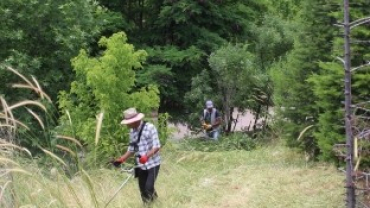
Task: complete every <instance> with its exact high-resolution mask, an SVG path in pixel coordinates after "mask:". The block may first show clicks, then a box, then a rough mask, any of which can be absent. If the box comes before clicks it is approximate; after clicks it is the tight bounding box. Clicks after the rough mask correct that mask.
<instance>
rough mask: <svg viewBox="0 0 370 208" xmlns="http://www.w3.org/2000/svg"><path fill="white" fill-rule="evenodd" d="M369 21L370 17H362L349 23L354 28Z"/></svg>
mask: <svg viewBox="0 0 370 208" xmlns="http://www.w3.org/2000/svg"><path fill="white" fill-rule="evenodd" d="M368 22H370V17H365V18H361V19H358V20H355V21H353V22H351V23H350V24H349V26H350V29H352V28H354V27H357V26H360V25H362V24H365V23H368Z"/></svg>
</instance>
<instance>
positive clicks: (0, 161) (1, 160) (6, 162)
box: [0, 157, 20, 166]
mask: <svg viewBox="0 0 370 208" xmlns="http://www.w3.org/2000/svg"><path fill="white" fill-rule="evenodd" d="M9 163H10V164H12V165H16V166H20V165H19V164H18V163H16V162H15V161H13V160H11V159H8V158H4V157H0V164H5V165H8V164H9Z"/></svg>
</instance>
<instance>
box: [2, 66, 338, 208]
mask: <svg viewBox="0 0 370 208" xmlns="http://www.w3.org/2000/svg"><path fill="white" fill-rule="evenodd" d="M9 70H10V71H12V72H13V73H15V74H17V75H18V76H19V77H20V78H21V79H22V80H24V82H25V83H24V84H18V85H15V86H16V87H22V88H25V89H31V90H33V91H34V92H36V93H37V94H38V95H39V96H40V97H41V98H43V99H47V100H48V96H47V95H46V93H44V92H43V91H42V89H41V87H40V85H39V84H38V83H37V81H36V79H35V78H32V81H31V80H28V79H27V78H26V77H25V76H23V75H22V74H20V73H18V72H17V71H16V70H14V69H12V68H9ZM1 103H2V105H1V111H0V130H1V131H0V132H7V133H10V134H11V135H13V133H14V131H16V130H17V127H18V125H20V126H24V127H27V126H26V125H24V124H23V123H22V122H21V121H18V120H17V118H15V117H14V116H13V113H12V112H13V110H14V109H17V108H24V107H26V106H33V107H38V108H40V109H42V110H44V108H43V104H42V103H41V102H38V101H23V102H20V103H17V104H13V105H8V104H7V102H6V101H5V99H3V98H1ZM45 110H46V108H45ZM28 112H29V113H30V114H31V115H32V116H33V117H34V118H35V119H36V120H38V123H39V126H40V128H41V129H43V128H47V125H44V123H43V121H42V119H41V118H40V117H39V116H38V115H37V113H35V112H34V111H28ZM70 123H71V125H72V121H71V120H70ZM102 123H103V114H100V115H98V117H97V125H96V126H97V128H96V134H95V146H98V143H99V135H100V130H101V128H102ZM55 137H56V139H58V140H61V141H63V143H64V144H71V146H72V147H76V148H75V149H72V148H70V146H68V145H62V144H56V145H55V146H53V149H50V147H40V151H43V152H44V157H46V158H48V159H49V160H50V161H52V162H51V163H48V165H40V164H39V163H38V159H37V158H35V157H34V156H32V155H31V154H30V151H28V150H27V149H26V148H24V147H21V146H19V145H16V141H15V140H16V137H13V136H8V134H0V168H1V169H0V176H1V177H0V207H5V208H8V207H9V208H11V207H56V208H58V207H61V208H62V207H78V208H85V207H86V208H91V207H96V208H101V207H105V205H106V204H107V202H109V201H110V200H111V199H112V196H114V193H115V192H116V190H117V188H119V187H120V185H121V184H122V183H123V182H124V181H125V180H126V179H127V177H128V175H127V174H126V173H123V172H120V171H119V170H117V169H114V168H112V167H111V166H106V167H103V168H100V169H97V168H93V169H87V170H85V169H83V167H82V166H78V169H77V171H76V172H74V173H73V174H68V169H70V167H69V163H68V162H66V161H65V160H64V159H63V158H62V157H61V156H60V155H59V154H57V153H55V152H53V150H59V151H62V152H64V153H65V154H68V155H70V156H71V157H73V158H75V159H76V161H77V162H78V161H79V158H78V156H77V155H78V152H77V151H79V150H80V149H81V148H82V145H81V143H80V142H79V141H78V140H77V139H76V138H74V137H73V136H70V135H57V134H56V135H55ZM33 139H37V138H33ZM244 139H246V140H244ZM244 139H242V140H240V141H239V140H237V138H236V139H235V140H236V141H237V143H232V145H242V144H241V142H244V141H248V142H251V141H250V140H249V139H248V138H244ZM168 142H171V141H168ZM189 144H190V143H189V141H184V142H182V143H180V144H179V143H173V144H171V145H166V146H165V148H164V149H163V150H162V151H161V154H162V160H163V163H162V165H161V170H160V173H159V176H158V180H157V183H156V188H157V192H158V194H159V200H158V201H157V202H156V203H155V204H154V205H153V206H154V207H158V208H164V207H174V208H175V207H180V208H181V207H184V208H185V207H186V208H189V207H252V208H253V207H342V205H343V204H344V202H343V191H344V189H342V186H343V184H342V176H341V174H340V173H338V172H337V171H336V170H335V168H334V167H332V166H330V165H327V164H317V163H312V164H309V165H307V163H306V161H305V160H304V157H303V156H302V155H301V154H299V153H297V152H295V151H294V150H291V149H287V148H285V147H284V146H282V145H280V144H275V145H271V146H264V147H261V146H253V148H250V149H248V150H251V151H245V150H237V149H235V148H229V149H228V150H229V151H227V152H226V151H214V152H205V151H204V149H194V148H186V147H187V145H189ZM192 144H193V143H192ZM226 144H227V145H228V144H229V143H225V145H226ZM203 145H204V146H206V145H207V144H206V143H204V144H203ZM212 145H213V147H214V148H219V147H217V143H213V144H212ZM248 145H249V143H248ZM193 147H194V146H193ZM226 147H228V146H225V148H226ZM241 149H243V148H241ZM198 150H202V151H198ZM218 150H219V149H218ZM95 151H96V148H95ZM95 158H96V156H95ZM108 207H117V208H119V207H132V208H135V207H142V204H141V199H140V196H139V190H138V185H137V182H136V181H135V180H129V182H128V183H127V184H126V185H125V186H124V188H123V189H122V190H120V191H119V193H118V194H117V195H116V196H115V197H114V198H113V200H112V201H111V203H110V204H109V206H108Z"/></svg>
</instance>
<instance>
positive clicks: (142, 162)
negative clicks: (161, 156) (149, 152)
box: [139, 155, 148, 164]
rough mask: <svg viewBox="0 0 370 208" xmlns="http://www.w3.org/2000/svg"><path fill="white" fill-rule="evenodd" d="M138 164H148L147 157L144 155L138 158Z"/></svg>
mask: <svg viewBox="0 0 370 208" xmlns="http://www.w3.org/2000/svg"><path fill="white" fill-rule="evenodd" d="M139 162H140V163H141V164H145V163H146V162H148V156H146V155H141V156H139Z"/></svg>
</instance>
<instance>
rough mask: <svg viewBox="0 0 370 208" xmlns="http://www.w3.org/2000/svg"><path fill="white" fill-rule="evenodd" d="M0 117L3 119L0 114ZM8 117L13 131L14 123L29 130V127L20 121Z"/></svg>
mask: <svg viewBox="0 0 370 208" xmlns="http://www.w3.org/2000/svg"><path fill="white" fill-rule="evenodd" d="M1 118H3V119H5V118H4V117H3V116H1V115H0V119H1ZM8 119H9V120H10V121H12V122H13V125H12V128H13V129H14V131H15V130H16V125H19V126H22V127H23V128H25V129H27V130H30V128H29V127H28V126H27V125H26V124H24V123H22V122H21V121H18V120H16V119H14V118H8Z"/></svg>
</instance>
